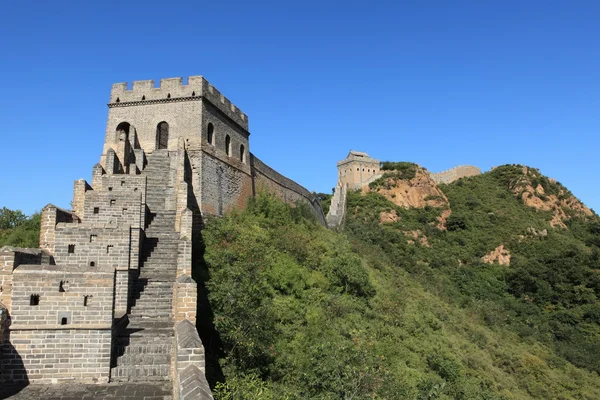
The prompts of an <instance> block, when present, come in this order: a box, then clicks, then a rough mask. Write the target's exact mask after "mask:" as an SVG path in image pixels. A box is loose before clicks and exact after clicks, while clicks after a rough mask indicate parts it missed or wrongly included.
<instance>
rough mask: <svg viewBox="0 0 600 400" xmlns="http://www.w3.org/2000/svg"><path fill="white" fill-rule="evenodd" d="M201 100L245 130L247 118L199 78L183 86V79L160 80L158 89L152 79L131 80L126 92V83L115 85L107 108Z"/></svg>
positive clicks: (190, 78)
mask: <svg viewBox="0 0 600 400" xmlns="http://www.w3.org/2000/svg"><path fill="white" fill-rule="evenodd" d="M201 99H205V100H208V101H209V102H210V103H211V104H213V105H214V106H215V107H217V108H218V109H219V110H220V111H221V112H223V113H224V114H225V115H227V116H228V117H229V118H231V119H232V120H233V121H235V122H236V123H237V124H239V125H240V126H241V127H243V128H244V129H246V130H247V129H248V116H247V115H246V114H244V113H243V112H242V111H241V110H240V109H239V108H238V107H237V106H236V105H235V104H233V103H232V102H231V101H229V99H228V98H227V97H225V96H224V95H222V94H221V92H219V91H218V90H217V89H216V88H215V87H214V86H213V85H211V84H210V83H209V82H208V81H207V80H206V79H204V77H202V76H190V77H189V78H188V80H187V84H184V83H183V78H167V79H161V80H160V85H159V86H158V87H155V85H154V80H144V81H133V83H132V86H131V89H128V87H127V83H115V84H113V86H112V90H111V92H110V101H109V103H108V107H109V108H113V107H128V106H140V105H147V104H156V103H169V102H181V101H199V100H201Z"/></svg>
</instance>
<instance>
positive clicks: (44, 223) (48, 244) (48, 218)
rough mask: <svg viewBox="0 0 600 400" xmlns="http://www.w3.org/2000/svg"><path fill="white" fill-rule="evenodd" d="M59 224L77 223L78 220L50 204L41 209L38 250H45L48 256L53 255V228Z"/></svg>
mask: <svg viewBox="0 0 600 400" xmlns="http://www.w3.org/2000/svg"><path fill="white" fill-rule="evenodd" d="M60 222H67V223H71V222H79V218H77V216H76V215H74V214H73V213H71V212H70V211H67V210H63V209H61V208H58V207H56V206H53V205H52V204H48V205H47V206H46V207H44V208H42V215H41V223H40V248H41V249H45V250H47V251H48V252H50V254H53V253H54V243H55V236H54V233H55V227H56V224H58V223H60Z"/></svg>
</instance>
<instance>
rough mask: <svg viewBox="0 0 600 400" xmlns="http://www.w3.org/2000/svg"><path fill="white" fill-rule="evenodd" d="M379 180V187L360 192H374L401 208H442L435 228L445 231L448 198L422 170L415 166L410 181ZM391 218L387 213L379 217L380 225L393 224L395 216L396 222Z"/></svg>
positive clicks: (385, 176) (448, 206)
mask: <svg viewBox="0 0 600 400" xmlns="http://www.w3.org/2000/svg"><path fill="white" fill-rule="evenodd" d="M380 179H382V180H383V182H382V184H381V185H371V186H363V188H362V192H363V193H368V192H370V191H375V192H377V193H380V194H382V195H383V196H384V197H386V198H387V199H389V200H390V201H391V202H393V203H394V204H396V205H397V206H400V207H403V208H413V207H414V208H423V207H425V206H430V207H436V208H444V210H443V211H442V215H441V216H440V217H439V218H438V225H437V227H438V228H439V229H446V226H445V224H446V219H447V218H448V217H449V216H450V214H451V213H452V212H451V211H450V204H449V202H448V198H447V197H446V195H444V193H443V192H442V191H441V190H440V189H439V188H438V187H437V185H436V183H435V181H434V180H433V178H432V177H431V175H430V174H429V172H427V171H426V170H425V169H424V168H421V167H419V166H417V165H415V174H414V177H413V178H411V179H399V178H397V177H395V176H393V174H389V175H387V174H384V175H383V176H382V177H381V178H380ZM382 214H383V213H382ZM393 218H394V217H393V216H391V215H388V214H387V213H386V215H380V221H381V222H382V223H385V222H395V221H396V220H397V216H396V220H393Z"/></svg>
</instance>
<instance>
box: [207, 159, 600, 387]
mask: <svg viewBox="0 0 600 400" xmlns="http://www.w3.org/2000/svg"><path fill="white" fill-rule="evenodd" d="M511 174H514V175H515V176H517V175H518V171H517V169H515V168H509V167H507V168H504V167H501V168H497V169H496V170H494V171H492V172H491V173H487V174H484V175H482V176H478V177H473V178H468V179H461V180H459V181H457V182H455V183H453V184H449V185H443V186H442V188H443V191H444V193H445V195H446V196H447V197H448V199H449V200H450V207H451V209H452V216H451V217H450V218H448V221H447V225H448V228H449V229H448V230H447V231H444V230H439V229H438V228H436V224H437V220H436V218H437V217H438V216H439V214H440V212H441V210H439V209H435V208H431V207H426V208H424V209H409V210H406V209H402V208H399V207H397V206H395V205H394V204H393V203H391V202H390V201H388V200H387V199H386V198H384V197H383V196H381V195H379V194H377V193H374V192H371V193H369V194H367V195H361V194H359V193H349V196H348V207H347V209H348V215H347V221H346V226H345V231H344V233H342V234H339V233H335V232H332V231H328V230H326V229H325V228H323V227H321V226H319V225H318V224H317V223H316V222H315V221H314V219H312V218H311V217H310V215H309V213H308V211H307V209H305V208H303V207H296V208H294V207H289V206H287V205H285V204H283V203H281V202H279V201H277V200H275V199H273V198H270V197H269V196H266V195H262V196H259V197H258V198H257V199H255V201H252V202H251V203H250V206H249V207H248V209H247V210H245V211H243V212H238V213H233V214H231V215H228V216H226V217H224V218H221V219H214V220H210V221H209V222H208V223H207V226H206V229H205V230H204V231H203V236H204V242H205V245H206V253H205V254H204V260H205V263H206V264H205V265H206V267H207V271H208V274H209V276H208V275H207V276H206V277H205V286H206V292H207V293H208V296H207V297H208V303H209V304H210V308H211V312H212V315H213V319H212V322H213V323H214V328H215V332H216V333H217V334H218V336H219V339H220V342H219V344H220V345H219V349H218V354H213V356H216V358H218V363H219V366H220V368H222V370H221V372H222V376H221V377H220V380H221V382H220V383H218V384H217V389H216V395H217V397H218V398H220V399H259V398H260V399H286V398H287V399H370V398H381V399H527V398H538V399H550V398H553V399H597V398H600V379H599V377H598V372H599V371H600V365H599V363H598V355H599V354H600V349H599V347H598V346H599V343H600V341H599V338H600V330H599V326H600V304H599V302H598V295H599V294H600V280H599V279H598V270H599V269H600V268H599V259H600V256H599V255H600V249H599V248H598V244H600V224H599V223H598V221H597V217H595V216H594V217H592V218H588V219H583V218H574V219H572V220H571V221H570V222H569V224H568V225H569V229H568V230H560V229H553V228H551V227H550V226H549V224H548V221H549V220H550V218H551V215H550V213H549V212H543V211H536V210H535V209H533V208H530V207H527V206H525V205H524V204H522V202H521V201H520V200H519V199H518V198H517V196H515V195H514V194H513V192H511V190H509V187H510V184H511V182H514V180H513V179H512V178H514V177H515V176H513V177H512V178H511V177H510V176H511ZM547 184H548V185H549V190H547V191H546V192H547V193H549V192H550V191H551V190H553V188H552V185H556V184H555V183H552V182H550V181H548V182H547ZM557 193H558V191H557ZM391 210H395V212H396V214H397V215H398V216H399V218H398V221H397V222H394V223H389V224H380V223H379V213H380V212H381V211H391ZM530 227H533V228H535V229H538V230H542V229H547V231H548V234H547V236H543V237H542V236H532V235H530V234H528V230H527V229H528V228H530ZM416 230H418V231H419V234H420V235H423V236H426V237H427V240H428V243H429V244H430V245H431V247H427V246H425V245H422V244H420V242H419V241H418V240H415V241H414V243H413V244H409V243H408V240H407V239H408V237H407V232H409V231H413V232H414V231H416ZM499 244H504V245H505V246H506V247H507V248H509V249H510V251H511V254H512V256H513V259H512V262H511V266H510V267H507V266H500V265H497V264H484V263H482V262H481V261H480V258H481V256H483V255H484V254H486V253H487V252H489V251H490V250H492V249H494V248H495V247H497V246H498V245H499ZM203 339H204V338H203ZM210 369H213V370H214V369H215V368H214V365H213V366H212V367H211V368H210ZM208 373H209V378H211V375H210V374H211V371H208ZM214 376H215V375H212V377H213V378H214ZM213 381H214V380H213Z"/></svg>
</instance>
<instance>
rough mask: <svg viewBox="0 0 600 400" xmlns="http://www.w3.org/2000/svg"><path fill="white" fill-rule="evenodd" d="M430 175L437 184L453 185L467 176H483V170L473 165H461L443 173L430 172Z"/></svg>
mask: <svg viewBox="0 0 600 400" xmlns="http://www.w3.org/2000/svg"><path fill="white" fill-rule="evenodd" d="M429 175H430V176H431V179H433V181H434V182H435V183H451V182H454V181H455V180H457V179H460V178H465V177H467V176H475V175H481V170H480V169H479V168H477V167H475V166H472V165H459V166H456V167H454V168H450V169H449V170H446V171H442V172H437V173H433V172H430V173H429Z"/></svg>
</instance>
